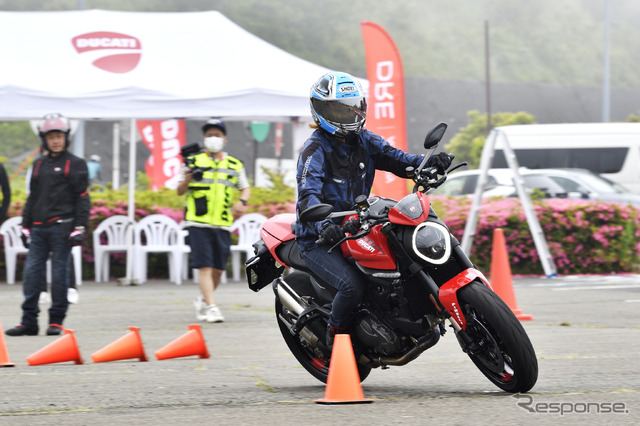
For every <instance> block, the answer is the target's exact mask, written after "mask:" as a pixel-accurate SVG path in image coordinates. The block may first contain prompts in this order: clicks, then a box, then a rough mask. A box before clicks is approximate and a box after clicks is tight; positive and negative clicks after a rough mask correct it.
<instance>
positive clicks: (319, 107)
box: [311, 71, 367, 137]
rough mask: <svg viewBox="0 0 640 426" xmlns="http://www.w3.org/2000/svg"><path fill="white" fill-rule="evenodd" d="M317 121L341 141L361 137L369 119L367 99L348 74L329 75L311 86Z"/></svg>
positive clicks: (314, 116) (313, 111) (314, 117)
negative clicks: (339, 137)
mask: <svg viewBox="0 0 640 426" xmlns="http://www.w3.org/2000/svg"><path fill="white" fill-rule="evenodd" d="M311 114H312V115H313V120H314V121H315V122H316V124H318V125H319V126H320V127H322V128H323V129H324V130H326V131H327V132H329V133H331V134H333V135H336V136H341V137H350V136H355V135H358V134H360V133H361V132H362V129H363V128H364V122H365V121H366V119H367V99H366V98H365V95H364V91H363V90H362V86H361V85H360V82H359V81H358V80H356V79H355V78H354V77H353V76H352V75H350V74H347V73H345V72H337V71H332V72H329V73H327V74H325V75H323V76H322V77H320V80H318V81H317V82H316V83H314V84H313V86H311Z"/></svg>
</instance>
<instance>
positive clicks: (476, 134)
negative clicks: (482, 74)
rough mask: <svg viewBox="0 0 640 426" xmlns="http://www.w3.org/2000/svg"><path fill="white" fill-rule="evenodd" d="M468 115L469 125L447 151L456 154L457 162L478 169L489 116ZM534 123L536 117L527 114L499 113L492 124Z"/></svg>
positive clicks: (452, 141)
mask: <svg viewBox="0 0 640 426" xmlns="http://www.w3.org/2000/svg"><path fill="white" fill-rule="evenodd" d="M467 115H468V116H469V125H468V126H467V127H465V128H463V129H462V130H461V131H460V132H459V133H458V134H456V135H455V136H454V137H453V138H452V139H451V142H449V144H447V146H445V150H446V151H447V152H451V153H453V154H455V156H456V160H460V161H467V162H468V163H469V166H470V167H471V168H477V167H478V166H479V165H480V156H481V155H482V148H484V142H485V141H486V139H487V133H488V132H487V114H481V113H480V112H479V111H477V110H473V111H469V112H468V113H467ZM534 122H535V117H534V116H533V115H531V114H529V113H526V112H515V113H514V112H498V113H495V114H492V115H491V123H492V124H493V126H495V127H498V126H509V125H512V124H533V123H534Z"/></svg>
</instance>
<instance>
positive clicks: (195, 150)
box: [180, 142, 211, 182]
mask: <svg viewBox="0 0 640 426" xmlns="http://www.w3.org/2000/svg"><path fill="white" fill-rule="evenodd" d="M203 152H204V150H203V149H202V147H201V146H200V144H198V143H197V142H193V143H190V144H187V145H185V146H183V147H181V148H180V155H182V160H183V161H184V164H185V165H186V166H187V167H190V168H191V175H192V176H193V180H195V181H196V182H200V181H201V180H202V175H203V173H204V172H206V171H207V170H210V169H211V167H197V166H196V165H195V164H196V159H195V156H196V155H198V154H201V153H203Z"/></svg>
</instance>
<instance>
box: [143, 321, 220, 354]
mask: <svg viewBox="0 0 640 426" xmlns="http://www.w3.org/2000/svg"><path fill="white" fill-rule="evenodd" d="M155 355H156V358H158V360H163V359H169V358H180V357H183V356H191V355H198V356H199V357H200V358H209V351H208V350H207V345H206V344H205V342H204V336H203V335H202V330H201V329H200V326H199V325H198V324H191V325H189V331H187V332H186V333H185V334H183V335H182V336H180V337H178V338H177V339H176V340H174V341H173V342H170V343H167V344H166V345H165V346H163V347H162V348H160V349H158V350H157V351H156V352H155Z"/></svg>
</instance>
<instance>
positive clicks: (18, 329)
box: [4, 324, 39, 336]
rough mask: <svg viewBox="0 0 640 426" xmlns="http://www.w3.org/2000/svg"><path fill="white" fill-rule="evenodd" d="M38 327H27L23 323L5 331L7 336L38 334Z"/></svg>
mask: <svg viewBox="0 0 640 426" xmlns="http://www.w3.org/2000/svg"><path fill="white" fill-rule="evenodd" d="M38 331H39V330H38V327H37V326H36V327H27V326H25V325H22V324H18V325H16V326H15V327H13V328H10V329H8V330H7V331H5V332H4V333H5V334H6V335H7V336H37V335H38Z"/></svg>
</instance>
